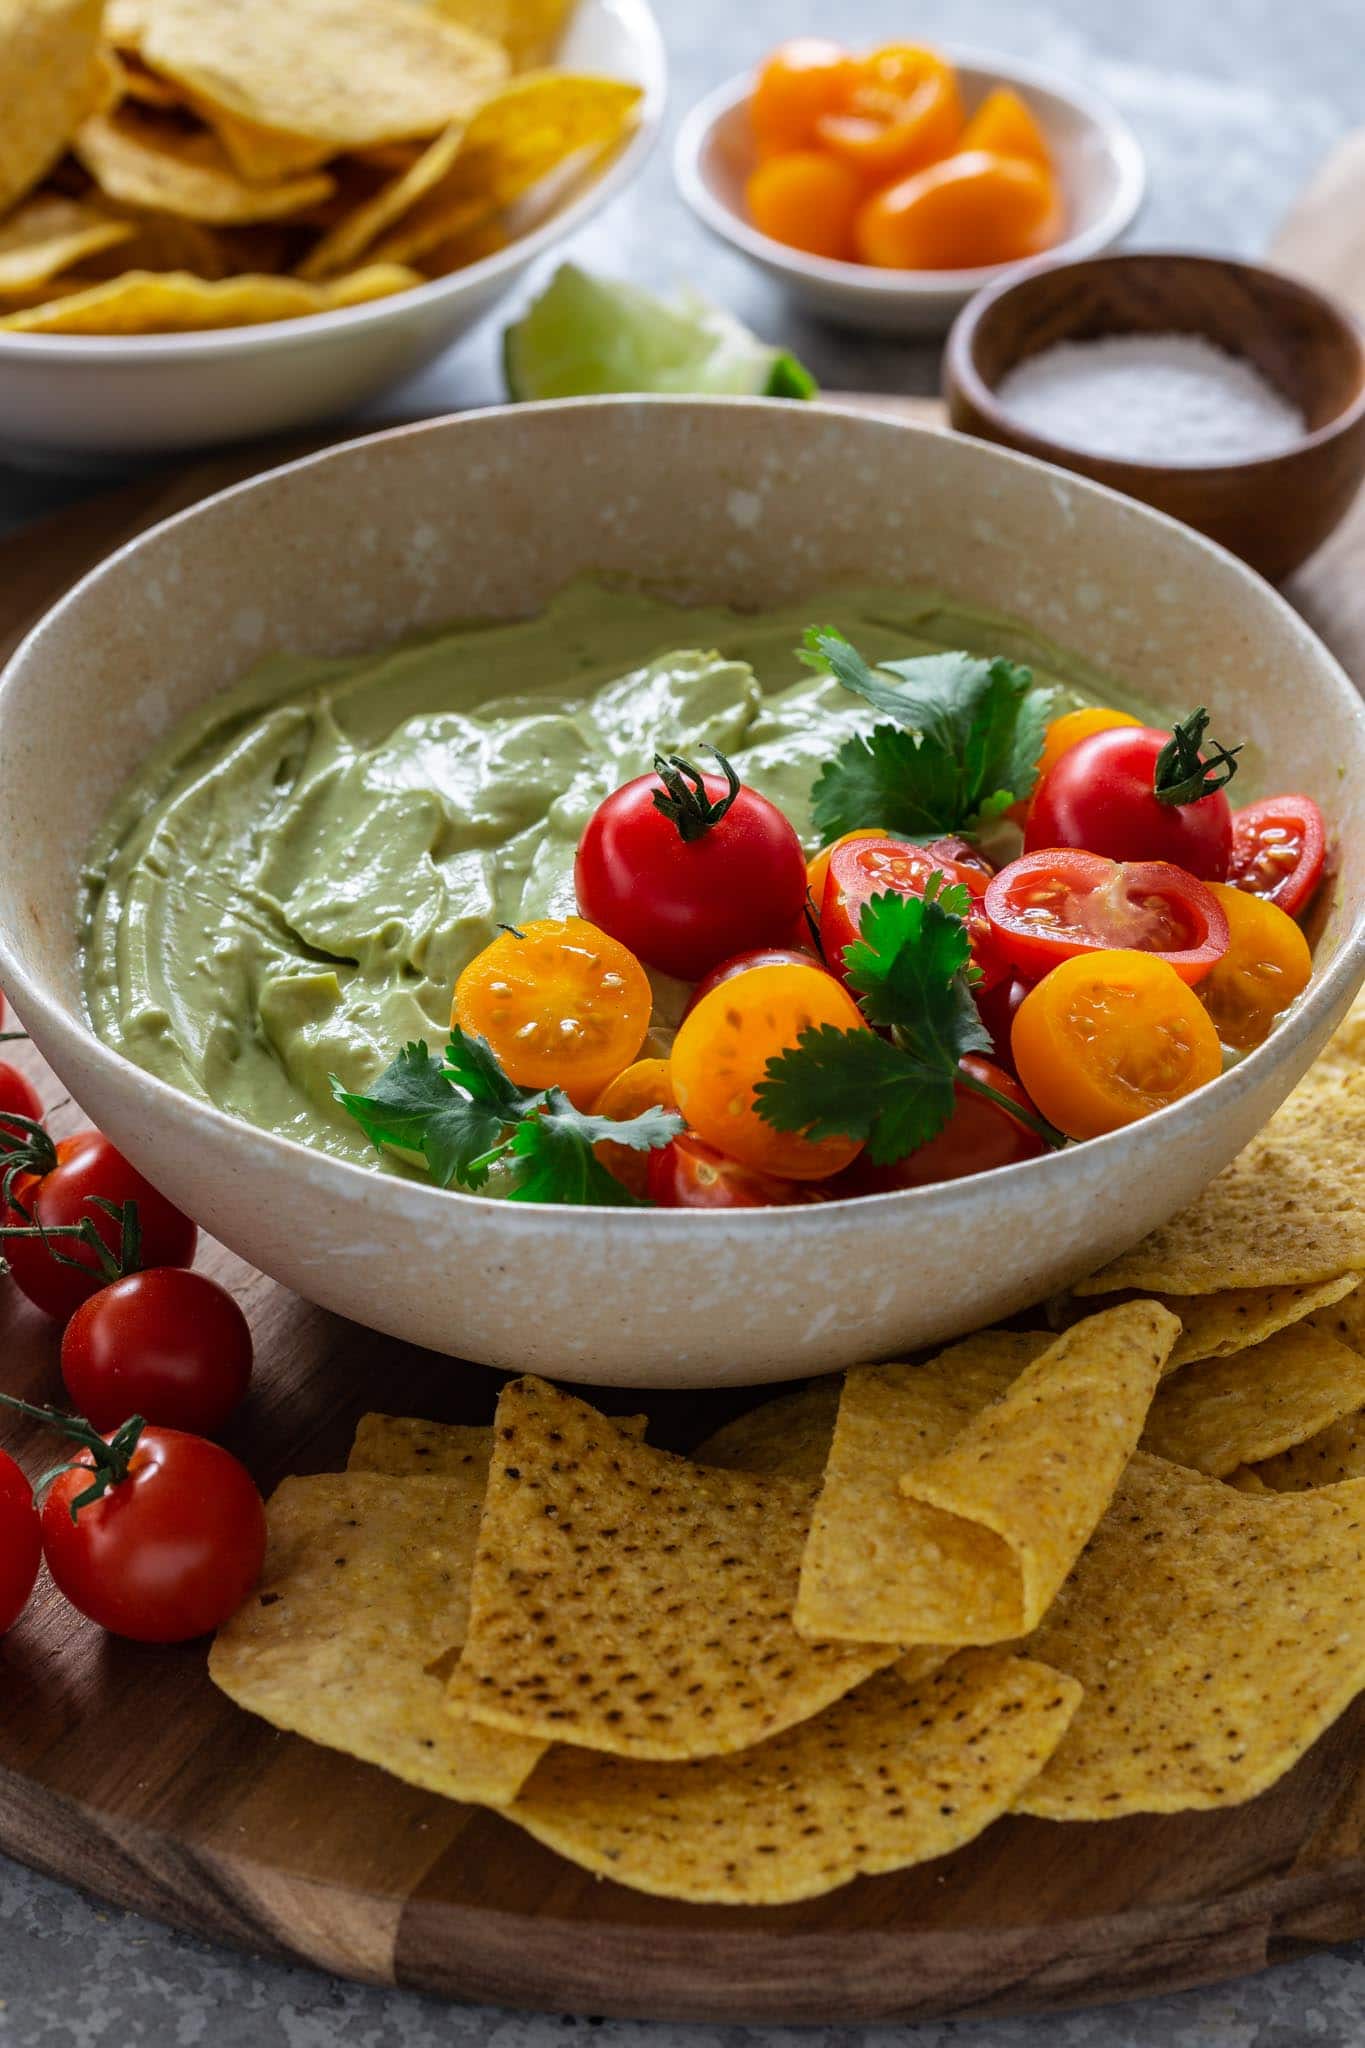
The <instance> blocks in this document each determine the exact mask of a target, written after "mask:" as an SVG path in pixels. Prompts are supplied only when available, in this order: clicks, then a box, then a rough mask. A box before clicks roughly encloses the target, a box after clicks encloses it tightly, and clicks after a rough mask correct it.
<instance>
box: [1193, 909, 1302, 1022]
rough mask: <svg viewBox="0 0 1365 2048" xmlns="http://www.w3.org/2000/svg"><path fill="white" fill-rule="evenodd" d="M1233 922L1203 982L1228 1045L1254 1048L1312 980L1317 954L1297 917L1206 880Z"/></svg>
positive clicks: (1202, 995) (1202, 993)
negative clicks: (1223, 949) (1225, 943)
mask: <svg viewBox="0 0 1365 2048" xmlns="http://www.w3.org/2000/svg"><path fill="white" fill-rule="evenodd" d="M1205 887H1206V888H1207V889H1208V890H1209V892H1210V894H1211V895H1213V896H1215V897H1217V899H1218V902H1219V903H1220V904H1221V905H1222V907H1223V910H1224V913H1225V914H1226V916H1227V921H1228V949H1227V951H1226V953H1224V955H1223V957H1222V959H1221V960H1218V961H1216V962H1215V964H1214V965H1213V967H1212V968H1211V969H1210V970H1209V973H1208V974H1207V976H1206V977H1205V979H1204V980H1203V981H1202V982H1201V983H1200V985H1199V991H1198V993H1199V1000H1200V1002H1201V1003H1202V1004H1203V1005H1204V1008H1205V1009H1206V1010H1207V1011H1208V1013H1209V1015H1210V1017H1211V1018H1212V1019H1213V1024H1214V1029H1215V1030H1216V1031H1217V1033H1218V1036H1219V1037H1220V1038H1221V1039H1222V1041H1223V1043H1224V1045H1229V1046H1231V1047H1232V1048H1233V1050H1234V1051H1235V1052H1251V1051H1252V1050H1253V1049H1254V1048H1255V1047H1256V1046H1258V1045H1260V1044H1262V1043H1263V1041H1264V1040H1265V1039H1267V1038H1269V1036H1270V1033H1271V1029H1272V1027H1273V1025H1274V1022H1275V1019H1276V1018H1277V1017H1278V1016H1279V1014H1280V1012H1281V1010H1286V1009H1288V1007H1289V1005H1290V1004H1291V1003H1292V1002H1293V1000H1294V998H1295V996H1301V995H1302V994H1303V992H1304V990H1305V989H1306V988H1307V986H1308V984H1309V982H1310V981H1311V980H1312V978H1313V955H1312V954H1311V952H1310V951H1309V950H1308V941H1307V939H1306V938H1305V937H1304V935H1303V933H1302V932H1301V931H1300V930H1299V928H1298V926H1297V925H1296V924H1295V922H1294V920H1293V918H1292V917H1290V916H1288V915H1287V914H1286V913H1285V912H1284V911H1283V910H1281V909H1280V907H1279V905H1278V904H1275V903H1270V902H1268V901H1267V900H1266V898H1265V897H1264V896H1248V895H1247V894H1246V892H1245V891H1244V890H1242V889H1231V888H1229V887H1228V886H1227V884H1226V883H1225V882H1207V883H1206V884H1205Z"/></svg>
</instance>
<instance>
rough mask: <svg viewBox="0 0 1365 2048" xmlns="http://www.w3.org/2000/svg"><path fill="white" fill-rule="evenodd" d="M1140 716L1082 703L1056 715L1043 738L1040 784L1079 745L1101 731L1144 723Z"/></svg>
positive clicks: (1039, 767)
mask: <svg viewBox="0 0 1365 2048" xmlns="http://www.w3.org/2000/svg"><path fill="white" fill-rule="evenodd" d="M1141 724H1142V720H1141V719H1140V718H1130V717H1129V715H1128V713H1127V712H1126V711H1111V710H1109V709H1108V708H1107V707H1106V706H1104V705H1102V704H1082V705H1081V706H1080V708H1079V709H1078V710H1076V711H1064V712H1063V713H1062V715H1061V717H1060V718H1054V719H1053V720H1052V721H1051V723H1050V724H1049V726H1048V729H1047V732H1046V733H1045V734H1044V737H1043V751H1042V753H1041V754H1040V755H1039V756H1038V768H1037V781H1036V782H1035V783H1034V785H1033V786H1034V788H1035V790H1036V789H1037V787H1038V783H1040V782H1042V781H1043V779H1044V778H1045V777H1046V776H1047V775H1049V774H1050V773H1051V772H1052V770H1053V769H1054V768H1055V767H1056V766H1057V763H1058V762H1059V761H1060V760H1061V758H1062V755H1063V754H1069V753H1070V751H1071V749H1072V748H1073V747H1075V746H1079V744H1080V742H1081V741H1082V740H1088V739H1090V738H1091V737H1092V735H1093V734H1095V733H1097V732H1115V731H1117V729H1118V728H1119V727H1120V726H1122V725H1129V726H1141Z"/></svg>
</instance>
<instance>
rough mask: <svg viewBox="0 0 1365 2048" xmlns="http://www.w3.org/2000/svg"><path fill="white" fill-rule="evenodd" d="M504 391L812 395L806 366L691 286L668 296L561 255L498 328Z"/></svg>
mask: <svg viewBox="0 0 1365 2048" xmlns="http://www.w3.org/2000/svg"><path fill="white" fill-rule="evenodd" d="M503 368H504V370H505V372H506V376H507V389H508V393H509V395H510V396H511V397H512V398H517V399H522V398H583V397H589V396H592V395H594V394H596V393H599V392H610V391H677V392H692V391H696V392H722V393H726V392H728V393H733V394H735V395H737V396H740V397H748V398H813V397H814V396H815V394H816V390H817V388H818V387H817V385H816V382H815V379H814V378H813V377H812V376H811V374H810V372H809V370H807V369H806V368H805V366H804V365H803V364H802V363H799V362H798V361H797V359H796V357H795V356H793V355H790V354H788V352H787V351H786V350H785V349H779V348H773V347H772V346H771V345H770V344H769V343H768V342H765V341H760V340H759V339H758V336H757V335H755V334H751V333H750V332H749V330H748V328H747V327H744V326H742V325H741V324H740V322H739V321H738V320H736V319H735V318H734V317H733V315H731V314H729V313H727V312H725V311H724V309H723V308H722V307H720V306H716V305H712V303H711V302H710V300H708V299H704V298H703V297H702V296H701V294H700V293H698V292H693V291H690V290H689V291H683V292H680V293H679V294H678V295H677V297H676V298H675V299H674V300H673V301H672V302H669V301H667V300H664V299H660V298H656V297H655V296H654V294H653V293H652V292H646V291H641V290H640V289H639V288H638V286H636V285H631V284H619V283H617V282H616V281H615V280H613V279H611V278H603V277H593V276H591V275H590V274H589V273H588V272H587V271H586V270H580V269H579V268H578V266H577V264H574V263H564V264H561V266H560V268H559V269H558V270H557V271H556V272H555V274H554V276H553V277H552V278H551V280H550V282H549V284H548V285H547V286H546V288H545V290H544V291H543V292H542V293H541V294H540V297H539V298H538V299H535V300H534V301H533V302H532V304H531V305H530V306H529V307H528V308H527V310H526V312H525V313H523V315H522V317H521V319H520V320H515V321H513V323H512V325H511V326H510V327H508V328H507V329H506V331H505V333H504V335H503Z"/></svg>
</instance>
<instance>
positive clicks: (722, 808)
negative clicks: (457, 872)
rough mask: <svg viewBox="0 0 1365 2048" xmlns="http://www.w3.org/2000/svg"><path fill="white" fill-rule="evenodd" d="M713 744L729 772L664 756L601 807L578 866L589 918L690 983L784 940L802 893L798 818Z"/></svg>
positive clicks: (591, 822) (579, 887)
mask: <svg viewBox="0 0 1365 2048" xmlns="http://www.w3.org/2000/svg"><path fill="white" fill-rule="evenodd" d="M711 751H712V752H713V753H715V754H716V759H717V760H718V761H719V762H720V765H721V768H722V770H723V771H724V772H723V774H721V775H703V774H702V772H701V770H700V769H698V768H695V767H693V765H692V764H691V762H689V761H685V760H683V758H682V757H681V756H680V755H677V754H671V755H668V756H666V757H665V756H664V755H662V754H656V755H655V758H654V769H655V772H654V773H653V774H652V775H640V776H637V777H636V779H635V781H634V782H627V783H626V784H625V785H624V787H623V788H621V789H617V790H613V791H612V794H611V795H610V796H609V797H607V798H606V800H605V801H604V802H603V803H601V804H599V805H598V807H597V809H596V811H594V813H593V815H592V817H591V818H590V819H589V820H588V825H587V829H586V831H585V832H584V834H583V837H582V839H581V840H580V842H579V847H578V857H577V860H576V862H575V864H574V883H575V886H576V888H577V892H578V907H579V909H580V910H581V911H582V913H583V915H584V917H586V918H588V919H589V920H590V921H591V922H592V923H593V924H595V925H599V926H600V927H601V929H602V930H603V931H605V932H610V933H611V936H612V937H613V938H614V939H619V940H620V941H621V943H622V945H624V946H628V947H629V948H630V950H631V952H632V953H634V954H636V955H637V956H638V958H639V959H641V960H644V961H646V962H647V963H648V965H649V966H651V967H657V968H660V969H661V970H662V971H663V972H664V973H665V974H675V975H678V976H680V977H681V979H682V980H684V981H699V980H700V979H701V977H702V975H704V974H706V973H708V972H709V970H710V969H711V968H712V967H714V966H715V965H716V963H717V961H719V960H728V959H729V958H730V956H731V954H733V953H743V952H747V951H748V950H749V949H750V948H752V947H755V946H774V945H775V946H783V947H785V946H788V945H789V944H790V941H791V935H792V933H793V931H794V930H795V928H796V920H797V918H798V917H799V916H800V915H801V910H802V906H803V905H804V903H805V900H806V857H805V854H804V853H803V851H802V848H801V842H800V840H799V839H798V838H797V836H796V833H795V832H794V831H793V829H792V827H791V825H790V824H788V822H787V820H786V819H785V818H784V817H783V815H782V813H781V811H779V810H778V808H777V806H776V805H775V804H770V803H769V802H768V799H767V798H766V797H764V796H760V795H759V794H758V792H757V790H753V789H747V788H745V787H744V785H743V784H742V783H741V782H740V780H739V777H738V776H737V775H736V774H735V771H734V769H733V768H732V767H731V766H730V763H729V762H728V761H727V760H726V758H725V756H724V755H723V754H721V753H718V752H716V750H715V749H714V748H712V749H711Z"/></svg>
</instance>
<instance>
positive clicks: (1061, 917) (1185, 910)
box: [985, 846, 1228, 982]
mask: <svg viewBox="0 0 1365 2048" xmlns="http://www.w3.org/2000/svg"><path fill="white" fill-rule="evenodd" d="M985 910H986V915H987V917H988V918H989V919H990V921H991V925H992V928H993V930H994V935H995V943H996V946H997V948H998V949H999V952H1000V953H1001V954H1003V955H1004V956H1005V958H1006V959H1008V960H1009V961H1011V962H1012V963H1013V965H1014V966H1015V967H1017V968H1018V970H1019V972H1020V973H1021V974H1022V975H1024V976H1026V977H1027V978H1028V979H1029V980H1030V981H1037V980H1038V979H1039V978H1040V976H1042V975H1044V974H1046V973H1047V972H1048V970H1049V969H1050V968H1053V967H1055V966H1056V965H1057V964H1058V962H1059V961H1062V960H1070V959H1071V958H1072V957H1073V956H1074V955H1075V954H1077V953H1100V952H1112V951H1113V950H1114V949H1115V948H1120V949H1127V950H1130V951H1133V952H1139V953H1154V954H1157V955H1158V956H1159V957H1160V958H1161V959H1163V960H1167V961H1169V962H1170V964H1171V966H1172V967H1174V969H1175V970H1176V973H1177V974H1179V976H1180V977H1181V979H1182V981H1190V982H1194V981H1198V980H1199V979H1200V978H1201V976H1203V975H1205V974H1207V973H1208V971H1209V969H1210V968H1211V967H1212V966H1213V963H1214V961H1215V960H1218V959H1221V957H1222V955H1223V954H1224V953H1225V952H1226V951H1227V947H1228V921H1227V918H1226V917H1225V915H1224V914H1223V911H1222V910H1221V908H1220V907H1219V905H1218V904H1217V903H1216V902H1215V901H1214V898H1213V897H1212V896H1211V895H1210V893H1209V891H1208V890H1207V889H1206V888H1205V887H1204V884H1203V883H1202V882H1197V881H1196V880H1195V879H1194V876H1193V875H1187V874H1186V873H1185V872H1184V870H1183V869H1182V868H1177V867H1173V866H1172V865H1171V863H1170V862H1169V861H1161V860H1145V861H1114V860H1105V859H1104V858H1103V857H1102V856H1101V855H1100V854H1097V853H1082V852H1079V851H1078V850H1076V849H1075V848H1072V847H1066V846H1056V847H1051V848H1049V849H1048V850H1047V851H1046V852H1043V853H1026V854H1025V855H1024V856H1023V858H1022V859H1020V860H1016V861H1011V862H1010V864H1009V866H1008V867H1007V868H1001V870H1000V873H999V874H998V875H997V876H996V877H995V880H994V881H993V882H992V883H991V884H990V885H989V887H988V888H987V890H986V896H985Z"/></svg>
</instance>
